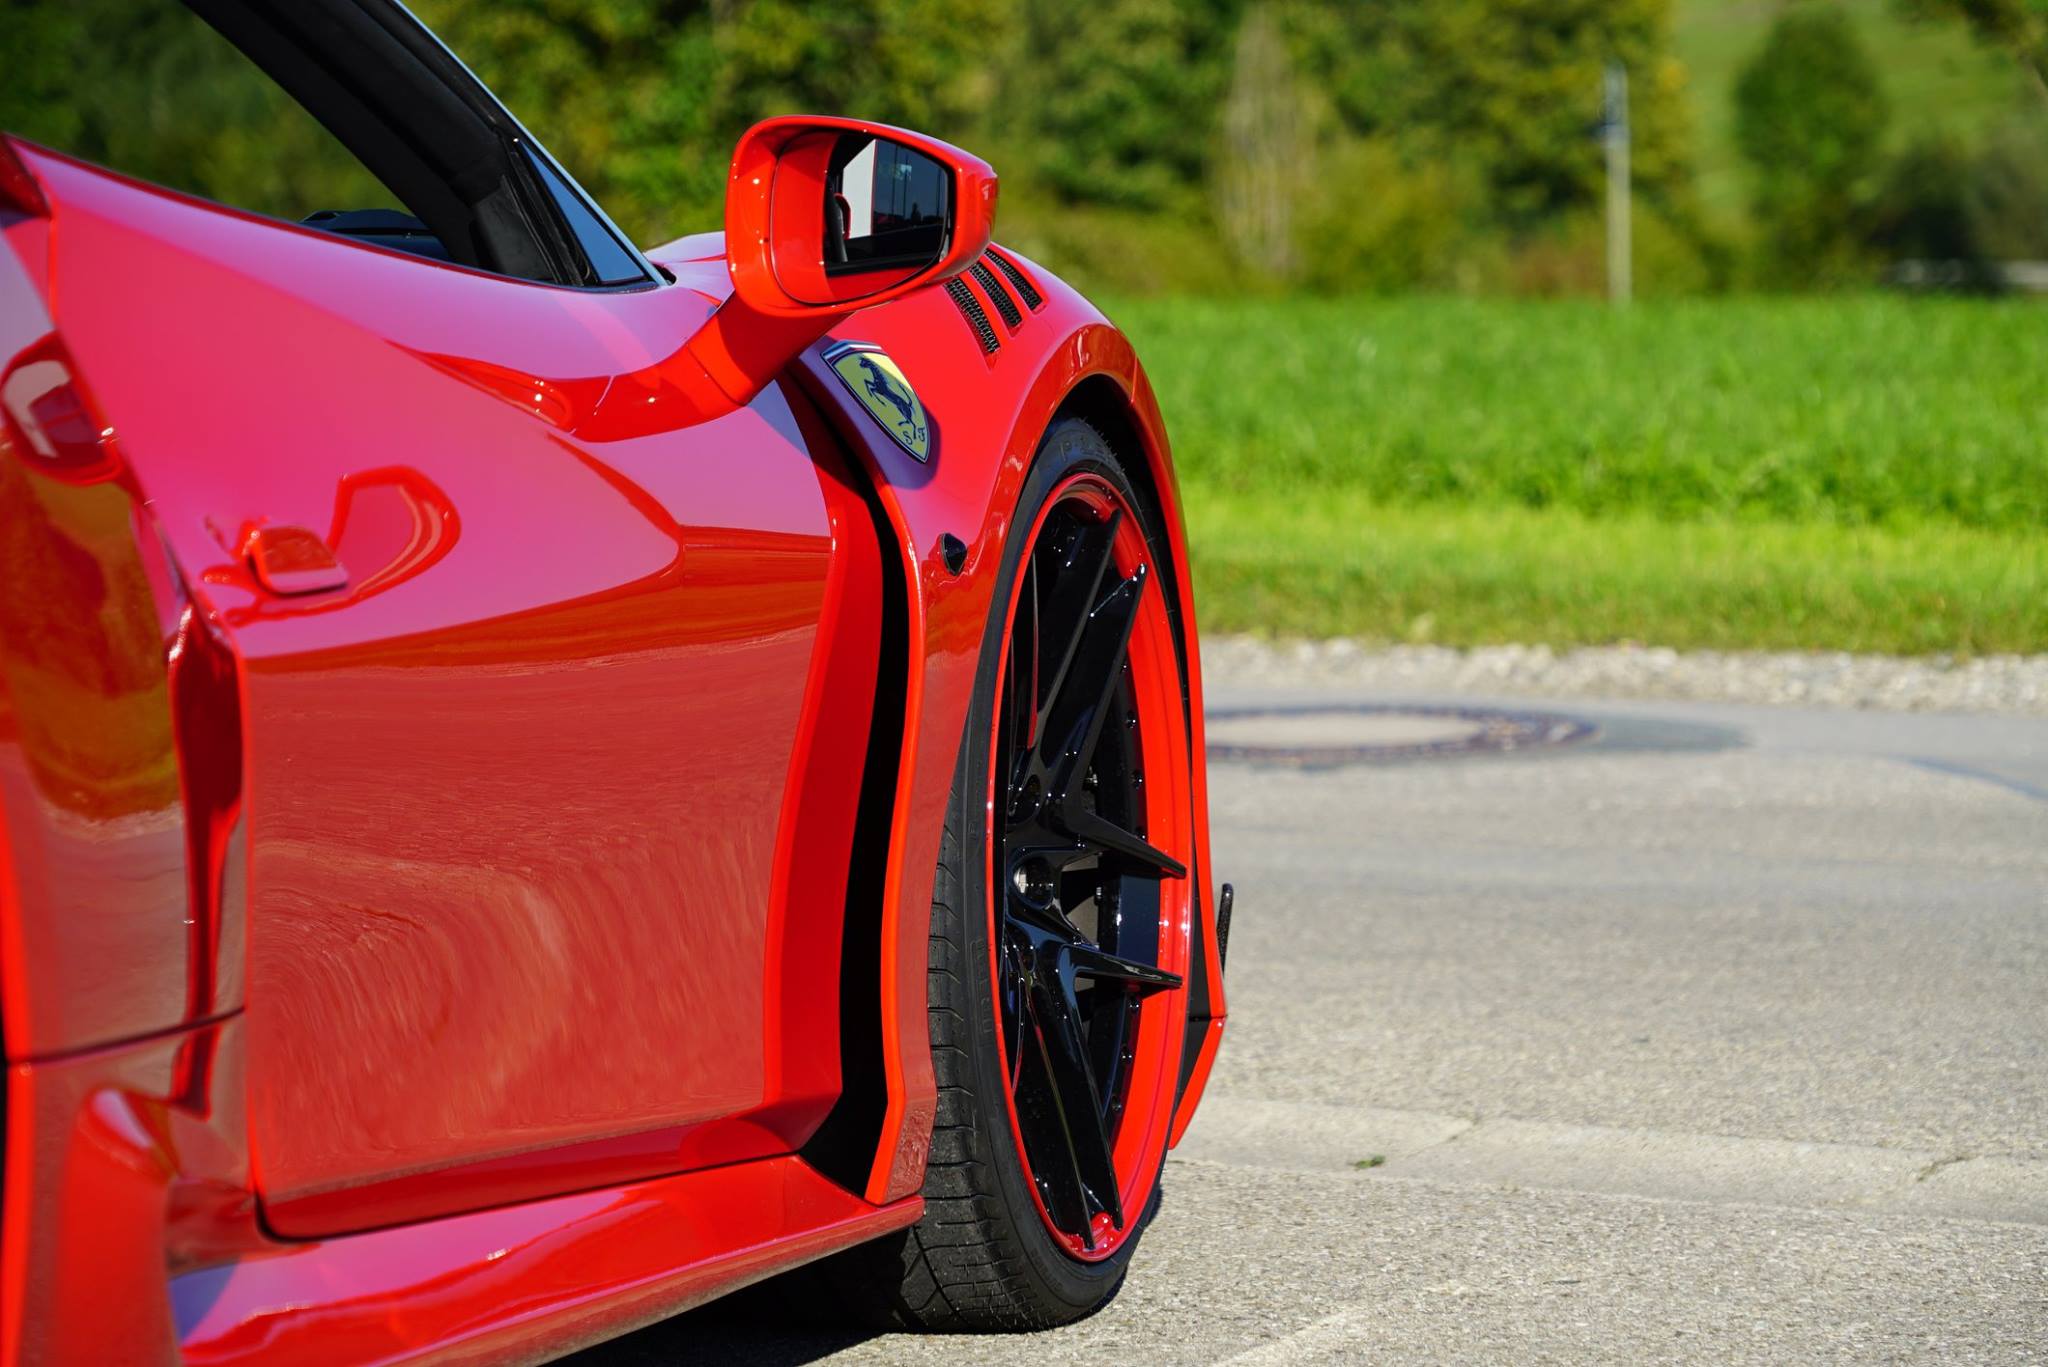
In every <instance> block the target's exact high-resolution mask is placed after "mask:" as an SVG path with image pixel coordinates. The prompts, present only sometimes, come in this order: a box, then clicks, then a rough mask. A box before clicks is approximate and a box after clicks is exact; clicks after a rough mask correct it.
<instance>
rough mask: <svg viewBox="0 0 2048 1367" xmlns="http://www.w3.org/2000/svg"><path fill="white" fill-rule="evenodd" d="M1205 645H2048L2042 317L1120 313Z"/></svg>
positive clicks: (2034, 313) (1459, 304) (1863, 305)
mask: <svg viewBox="0 0 2048 1367" xmlns="http://www.w3.org/2000/svg"><path fill="white" fill-rule="evenodd" d="M1111 312H1112V314H1113V315H1114V316H1115V317H1116V318H1117V319H1118V321H1119V322H1121V323H1122V324H1123V325H1124V326H1125V327H1126V328H1127V329H1128V330H1129V332H1130V333H1131V335H1132V337H1133V339H1134V340H1135V341H1136V343H1137V345H1138V349H1139V353H1140V354H1141V355H1142V356H1143V357H1144V358H1145V363H1146V367H1147V369H1148V371H1149V372H1150V374H1151V376H1152V379H1153V383H1154V385H1155V387H1156V388H1157V390H1158V393H1159V399H1160V404H1161V406H1162V408H1163V409H1164V411H1165V413H1166V415H1167V421H1168V426H1169V430H1170V432H1171V435H1172V438H1173V442H1174V448H1175V455H1176V459H1177V461H1178V464H1179V468H1180V472H1181V479H1182V483H1183V487H1184V491H1185V494H1186V502H1187V507H1188V517H1189V522H1190V530H1191V534H1192V536H1193V540H1194V548H1195V550H1194V553H1195V559H1196V582H1197V591H1198V594H1199V601H1200V603H1201V607H1202V613H1203V616H1204V619H1205V621H1206V623H1207V625H1208V626H1209V627H1210V628H1212V629H1224V630H1259V631H1266V632H1277V633H1304V634H1311V635H1319V634H1335V633H1343V634H1355V635H1362V636H1367V637H1375V638H1382V639H1396V640H1400V639H1428V640H1436V641H1442V642H1449V643H1461V644H1462V643H1473V642H1482V641H1501V640H1525V641H1547V642H1550V643H1552V644H1559V645H1564V644H1574V643H1582V642H1600V641H1617V640H1635V641H1645V642H1651V643H1655V644H1663V645H1674V646H1715V647H1727V648H1739V647H1770V648H1818V649H1853V650H1885V651H1901V652H1937V651H1960V652H1974V653H1983V652H1995V651H2008V650H2022V651H2027V650H2042V649H2048V531H2044V527H2048V421H2044V420H2048V384H2044V383H2043V380H2042V378H2041V377H2042V376H2044V375H2048V310H2044V309H2043V308H2041V307H2040V306H2038V305H2032V304H2026V303H1989V302H1979V301H1964V300H1904V299H1893V298H1883V297H1848V298H1831V299H1812V300H1809V299H1732V300H1695V301H1671V302H1658V303H1653V304H1645V305H1641V306H1638V307H1637V308H1635V309H1633V310H1631V311H1629V312H1627V313H1624V314H1616V313H1614V312H1612V311H1609V310H1607V309H1605V308H1603V307H1601V306H1599V305H1597V304H1592V303H1579V302H1572V301H1551V302H1537V301H1494V302H1473V301H1461V300H1427V299H1402V300H1392V301H1375V300H1343V301H1304V300H1257V301H1253V300H1242V301H1234V302H1225V301H1209V300H1204V301H1195V300H1186V299H1152V300H1129V301H1123V302H1120V303H1116V304H1113V305H1112V306H1111Z"/></svg>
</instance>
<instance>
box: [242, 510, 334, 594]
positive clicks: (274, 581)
mask: <svg viewBox="0 0 2048 1367" xmlns="http://www.w3.org/2000/svg"><path fill="white" fill-rule="evenodd" d="M242 554H243V555H244V556H245V557H246V558H247V559H248V561H249V569H250V570H251V571H252V572H253V573H254V574H255V576H256V582H257V583H259V584H261V585H262V586H263V587H264V588H266V589H268V590H269V591H270V592H272V593H274V594H277V595H279V596H280V597H287V598H289V597H296V596H297V595H299V594H305V593H326V592H328V591H329V590H331V589H338V588H341V587H343V586H344V585H346V584H347V583H348V571H347V570H346V569H344V568H342V564H341V562H340V561H339V560H336V559H335V558H334V552H333V551H331V550H329V549H328V548H327V543H326V542H325V541H322V540H321V539H320V537H319V535H318V534H317V533H314V532H311V531H308V530H307V529H306V528H304V527H291V526H271V525H265V526H261V527H256V528H252V529H251V530H250V532H249V534H248V536H247V537H245V538H244V539H243V541H242Z"/></svg>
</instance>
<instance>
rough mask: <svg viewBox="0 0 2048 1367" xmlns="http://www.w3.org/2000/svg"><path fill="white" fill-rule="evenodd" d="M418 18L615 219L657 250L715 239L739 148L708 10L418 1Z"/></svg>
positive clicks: (577, 1) (697, 5)
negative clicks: (719, 108) (722, 91)
mask: <svg viewBox="0 0 2048 1367" xmlns="http://www.w3.org/2000/svg"><path fill="white" fill-rule="evenodd" d="M413 9H414V11H415V12H416V13H417V14H418V15H419V16H420V18H421V19H422V20H424V21H425V22H426V23H427V24H428V26H429V27H431V28H433V29H434V30H435V31H436V32H437V33H439V34H440V35H441V36H442V38H443V39H445V40H446V41H447V43H448V45H449V46H450V47H451V48H453V49H454V50H455V51H456V52H457V53H458V54H460V55H461V57H462V59H463V60H464V61H465V62H467V63H469V65H470V67H471V68H472V69H473V70H475V71H476V73H477V74H478V75H479V76H480V77H482V78H483V80H484V82H485V84H487V85H489V86H490V87H491V89H492V90H494V91H496V92H497V93H498V95H499V96H500V97H501V98H503V99H504V101H505V103H506V104H507V105H508V106H509V107H510V108H511V109H512V112H513V113H514V114H515V115H517V116H518V117H519V118H520V119H521V120H522V121H524V122H526V123H527V124H528V125H529V126H530V127H531V128H532V129H533V131H534V133H535V134H536V135H537V136H538V137H539V138H540V139H541V140H542V141H543V142H545V143H546V144H547V146H548V149H549V150H550V151H552V152H553V153H554V154H555V156H556V157H558V158H559V159H560V160H561V162H562V164H563V165H564V166H566V167H567V168H568V169H569V173H570V174H571V175H573V176H575V177H576V178H577V179H578V180H579V181H581V182H582V183H583V184H584V185H585V186H587V187H589V189H590V191H591V193H593V194H595V195H596V196H597V197H598V199H599V201H600V202H602V203H603V204H604V206H605V208H606V209H607V210H608V211H609V212H610V213H611V214H612V215H613V217H615V218H616V219H617V220H618V222H619V226H620V227H621V228H623V229H624V230H625V231H626V233H627V234H628V235H629V236H631V237H633V238H635V239H636V240H637V241H640V242H643V243H649V244H652V243H655V242H659V241H663V240H665V239H667V238H670V237H673V236H676V235H677V234H679V233H682V232H685V231H691V230H696V229H702V228H710V227H716V226H717V224H718V221H719V212H720V205H721V203H722V201H723V195H724V191H725V166H726V159H727V157H728V156H729V155H730V150H731V140H730V139H729V138H726V137H723V136H722V132H721V130H720V129H719V128H718V127H717V126H716V124H715V121H714V118H713V109H712V104H711V93H712V91H713V89H714V87H715V85H716V82H717V80H718V76H719V71H720V54H719V52H718V50H717V42H716V36H715V31H714V25H713V22H712V14H711V6H710V5H709V4H708V3H707V0H606V2H605V3H603V4H594V3H590V2H589V0H414V3H413Z"/></svg>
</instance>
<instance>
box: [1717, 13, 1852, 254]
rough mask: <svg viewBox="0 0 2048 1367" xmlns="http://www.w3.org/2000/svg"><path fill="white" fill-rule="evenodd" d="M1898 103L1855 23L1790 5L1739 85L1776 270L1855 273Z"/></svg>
mask: <svg viewBox="0 0 2048 1367" xmlns="http://www.w3.org/2000/svg"><path fill="white" fill-rule="evenodd" d="M1889 114H1890V110H1889V106H1888V105H1887V103H1886V100H1885V95H1884V90H1883V88H1882V87H1881V86H1880V84H1879V81H1878V75H1877V69H1876V66H1875V65H1874V64H1873V62H1872V61H1871V57H1870V52H1869V50H1868V49H1867V48H1866V47H1865V46H1864V44H1863V42H1862V40H1861V38H1860V37H1859V36H1858V34H1857V31H1856V28H1855V24H1854V21H1853V20H1852V19H1851V18H1850V17H1849V15H1848V14H1846V13H1845V12H1843V11H1842V10H1840V9H1837V8H1834V7H1833V6H1824V7H1823V6H1812V7H1804V8H1797V9H1792V10H1788V11H1786V12H1785V13H1784V14H1783V15H1781V16H1780V17H1779V19H1778V21H1777V23H1775V24H1773V25H1772V26H1771V31H1770V36H1769V37H1768V38H1766V39H1765V41H1764V45H1763V47H1762V49H1761V50H1759V51H1758V53H1757V54H1756V56H1755V57H1754V58H1753V59H1752V60H1751V61H1750V63H1749V64H1748V65H1747V66H1746V67H1744V68H1743V71H1742V75H1741V78H1740V79H1739V80H1738V81H1737V82H1736V86H1735V137H1736V142H1737V144H1738V145H1739V146H1740V147H1741V149H1742V154H1743V156H1744V157H1745V158H1747V159H1748V161H1749V164H1750V172H1751V177H1752V184H1753V198H1752V204H1753V208H1754V213H1755V217H1756V221H1757V224H1758V227H1759V229H1760V231H1761V233H1762V235H1763V237H1764V240H1765V246H1766V256H1765V258H1764V264H1765V266H1766V268H1767V271H1768V273H1769V274H1770V276H1771V277H1772V278H1776V279H1780V280H1783V281H1786V282H1790V283H1806V282H1809V281H1811V280H1812V279H1813V278H1814V277H1815V276H1816V275H1819V276H1828V275H1840V274H1848V273H1850V272H1851V271H1853V269H1854V268H1855V262H1856V257H1857V254H1858V246H1859V243H1858V234H1859V228H1860V226H1861V225H1860V214H1861V211H1862V207H1863V204H1864V200H1865V197H1866V195H1867V193H1868V191H1869V189H1870V187H1871V183H1872V181H1873V179H1874V178H1875V176H1876V174H1877V172H1878V169H1879V152H1880V148H1881V145H1882V142H1883V138H1884V127H1885V121H1886V119H1887V118H1888V117H1889Z"/></svg>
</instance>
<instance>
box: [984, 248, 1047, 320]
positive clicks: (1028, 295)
mask: <svg viewBox="0 0 2048 1367" xmlns="http://www.w3.org/2000/svg"><path fill="white" fill-rule="evenodd" d="M984 255H985V256H986V257H987V259H988V260H990V261H993V262H995V263H996V269H997V270H999V271H1001V272H1002V273H1003V274H1004V275H1005V276H1007V277H1009V281H1010V283H1011V284H1012V285H1015V286H1016V287H1017V293H1018V294H1019V295H1021V296H1022V297H1023V299H1024V307H1025V308H1027V309H1030V310H1031V311H1032V312H1033V313H1036V312H1038V311H1039V310H1040V309H1042V308H1044V307H1045V296H1044V295H1042V294H1040V293H1039V292H1038V290H1037V289H1036V288H1035V287H1034V286H1033V285H1032V283H1031V281H1030V279H1029V278H1027V277H1026V276H1025V274H1024V272H1023V271H1020V270H1018V269H1017V263H1016V262H1014V261H1012V260H1010V258H1009V257H1007V256H1004V255H1003V254H1002V253H1001V252H998V251H990V252H986V253H984Z"/></svg>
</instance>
